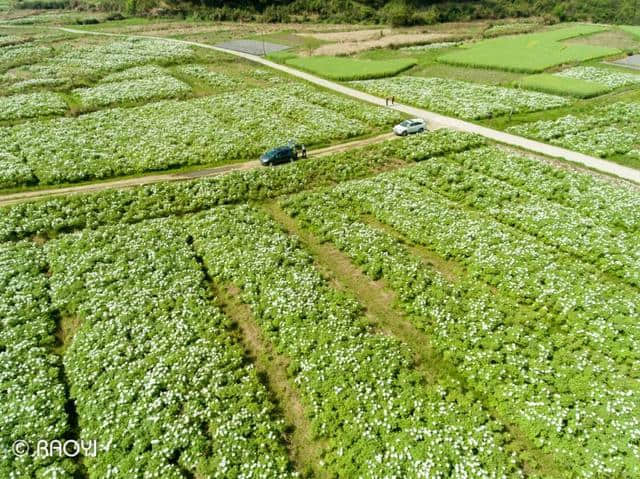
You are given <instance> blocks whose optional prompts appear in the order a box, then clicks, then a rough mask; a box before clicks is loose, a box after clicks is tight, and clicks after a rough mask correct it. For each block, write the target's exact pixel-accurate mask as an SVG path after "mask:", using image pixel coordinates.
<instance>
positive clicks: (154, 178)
mask: <svg viewBox="0 0 640 479" xmlns="http://www.w3.org/2000/svg"><path fill="white" fill-rule="evenodd" d="M394 138H398V137H397V136H395V135H394V134H393V133H384V134H382V135H378V136H372V137H370V138H364V139H362V140H355V141H349V142H346V143H339V144H337V145H331V146H327V147H325V148H319V149H316V150H310V151H309V152H308V155H309V161H312V160H313V159H314V158H321V157H323V156H327V155H330V154H332V153H339V152H342V151H348V150H352V149H354V148H359V147H362V146H365V145H371V144H374V143H380V142H382V141H388V140H393V139H394ZM302 161H304V160H302ZM261 167H262V166H261V165H260V162H258V161H257V160H251V161H245V162H243V163H234V164H231V165H224V166H216V167H212V168H203V169H200V170H194V171H186V172H180V173H158V174H152V175H145V176H138V177H136V178H127V179H124V180H113V181H103V182H100V183H91V184H86V185H78V186H68V187H64V188H51V189H46V190H35V191H25V192H20V193H11V194H8V195H3V196H0V206H6V205H10V204H13V203H22V202H24V201H29V200H35V199H38V198H43V197H51V196H60V195H69V194H73V193H92V192H95V191H102V190H110V189H114V188H117V189H123V188H132V187H134V186H141V185H149V184H151V183H159V182H161V181H180V180H193V179H195V178H205V177H210V176H218V175H223V174H225V173H229V172H231V171H243V170H251V169H254V168H261Z"/></svg>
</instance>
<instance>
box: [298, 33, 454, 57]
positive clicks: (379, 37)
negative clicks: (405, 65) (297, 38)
mask: <svg viewBox="0 0 640 479" xmlns="http://www.w3.org/2000/svg"><path fill="white" fill-rule="evenodd" d="M303 35H307V34H303ZM309 36H313V37H314V38H317V39H322V40H324V41H331V40H328V39H327V38H335V40H333V41H335V42H336V43H331V44H329V45H322V46H320V47H318V48H316V49H315V50H313V54H314V55H349V54H352V53H358V52H363V51H366V50H371V49H373V48H387V47H391V46H406V45H416V44H421V43H433V42H440V41H446V40H450V39H452V38H453V37H452V36H451V35H450V34H448V33H391V31H390V30H362V31H355V32H353V31H352V32H336V33H323V34H309ZM321 37H324V38H321Z"/></svg>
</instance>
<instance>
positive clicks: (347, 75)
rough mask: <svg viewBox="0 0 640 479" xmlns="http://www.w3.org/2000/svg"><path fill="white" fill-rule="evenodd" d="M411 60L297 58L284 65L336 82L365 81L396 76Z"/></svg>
mask: <svg viewBox="0 0 640 479" xmlns="http://www.w3.org/2000/svg"><path fill="white" fill-rule="evenodd" d="M416 63H417V61H416V60H415V59H413V58H396V59H390V60H360V59H357V58H349V57H324V56H318V57H299V58H291V59H288V60H286V64H287V65H290V66H292V67H295V68H299V69H300V70H305V71H309V72H311V73H315V74H317V75H320V76H323V77H325V78H329V79H330V80H336V81H350V80H367V79H370V78H384V77H389V76H393V75H397V74H398V73H400V72H403V71H405V70H408V69H409V68H411V67H413V66H414V65H415V64H416Z"/></svg>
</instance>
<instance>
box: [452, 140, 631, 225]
mask: <svg viewBox="0 0 640 479" xmlns="http://www.w3.org/2000/svg"><path fill="white" fill-rule="evenodd" d="M454 158H455V159H456V160H457V161H458V162H459V163H462V164H463V165H464V167H465V168H467V169H469V170H470V171H474V172H477V173H481V174H483V175H486V176H490V177H492V178H496V179H498V180H501V181H503V182H506V183H508V184H510V185H512V186H514V187H516V188H518V189H519V190H522V191H525V192H528V193H530V194H533V195H536V196H537V197H539V198H544V199H545V200H548V201H552V202H554V203H556V204H558V205H563V206H566V207H568V208H571V209H574V210H576V211H577V212H579V215H581V216H583V217H589V218H591V219H592V220H593V221H594V222H595V223H597V224H601V225H604V226H607V227H609V228H613V229H616V230H617V229H620V230H622V231H626V232H627V233H637V232H640V195H638V194H637V193H636V192H635V191H634V190H633V189H628V188H619V187H617V186H615V185H612V184H611V183H609V182H607V181H603V180H601V179H599V178H596V177H595V176H593V175H591V174H588V173H578V172H573V171H568V170H566V169H564V168H555V167H553V166H551V165H550V164H547V163H544V162H541V161H540V160H539V159H537V158H530V157H528V156H526V155H520V154H512V153H507V152H505V151H503V150H499V149H496V148H479V149H476V150H474V151H473V154H470V155H460V156H456V157H454Z"/></svg>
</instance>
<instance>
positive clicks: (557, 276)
mask: <svg viewBox="0 0 640 479" xmlns="http://www.w3.org/2000/svg"><path fill="white" fill-rule="evenodd" d="M419 170H420V166H418V167H416V168H409V169H403V170H399V171H397V172H392V173H386V174H382V175H378V176H377V177H375V179H372V180H363V181H360V182H357V183H355V184H346V185H341V186H338V187H337V191H339V192H342V191H346V192H347V194H349V195H350V197H351V198H352V200H353V202H354V203H357V204H358V206H359V207H360V208H362V210H363V211H366V212H368V213H370V214H373V215H375V216H376V218H378V219H379V220H380V221H382V222H384V223H387V224H389V225H390V226H392V227H394V228H396V229H398V231H400V232H401V233H403V234H404V235H406V236H407V237H408V238H409V239H411V240H412V241H415V242H417V243H419V244H423V245H425V246H427V247H429V248H431V249H432V250H433V251H434V252H435V253H437V254H439V255H441V256H443V257H445V258H453V259H455V260H456V261H458V262H459V263H460V264H462V265H464V266H465V267H467V268H468V270H469V273H470V275H471V276H472V277H474V278H475V279H477V280H480V281H485V282H487V283H490V284H491V285H493V286H495V287H496V288H498V289H499V290H501V291H503V292H504V293H505V294H507V295H509V296H511V297H513V298H514V299H516V300H518V301H519V302H521V303H523V304H528V305H531V306H532V307H533V308H535V309H541V308H546V309H547V310H549V311H551V312H553V313H554V314H556V315H558V316H572V315H577V316H578V317H581V318H588V319H589V321H591V322H593V329H594V331H593V332H594V341H600V340H603V339H606V338H608V339H610V340H612V341H613V338H615V337H616V336H618V331H619V330H618V328H620V329H622V330H625V334H626V335H627V338H629V339H632V338H633V337H634V334H635V333H634V331H635V330H636V329H637V328H638V325H635V326H631V325H632V324H633V322H632V321H631V318H633V317H634V316H635V315H637V312H638V310H639V308H640V293H639V292H638V291H637V290H635V289H634V288H630V287H623V285H622V284H621V283H620V282H619V281H610V280H609V279H607V278H606V277H605V275H603V274H602V272H601V271H600V270H599V269H598V268H595V267H593V266H592V265H589V264H586V263H583V262H581V261H580V260H578V259H576V258H574V257H571V256H570V255H567V254H565V253H562V252H559V251H558V250H557V248H555V247H552V246H549V245H545V244H544V243H542V242H541V241H540V240H539V239H537V238H536V237H534V236H532V235H528V234H524V233H522V232H521V231H518V230H516V229H514V228H513V227H511V226H508V225H504V224H502V223H500V222H498V221H496V220H495V219H493V218H491V217H489V216H486V215H484V214H482V213H478V212H474V211H469V210H468V209H467V208H465V207H464V206H463V205H460V204H458V203H455V202H453V201H450V200H447V199H445V198H443V197H442V196H441V195H439V194H437V193H434V192H432V191H430V190H429V188H428V187H423V186H421V185H419V184H418V182H417V181H414V180H413V178H414V176H415V175H418V172H419ZM603 318H606V321H603ZM601 322H602V324H600V323H601ZM596 325H597V329H598V331H597V334H596V333H595V330H596ZM616 345H617V347H616V348H613V349H612V352H615V353H616V354H618V353H620V354H623V353H624V354H627V352H628V353H629V354H634V355H635V354H636V353H635V352H633V351H634V349H633V348H632V346H633V344H632V343H626V342H624V341H618V342H616Z"/></svg>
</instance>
